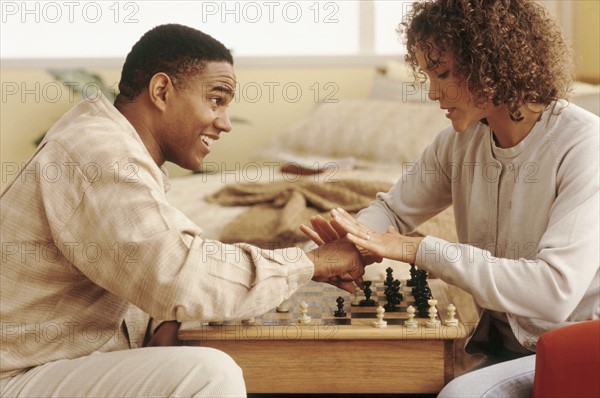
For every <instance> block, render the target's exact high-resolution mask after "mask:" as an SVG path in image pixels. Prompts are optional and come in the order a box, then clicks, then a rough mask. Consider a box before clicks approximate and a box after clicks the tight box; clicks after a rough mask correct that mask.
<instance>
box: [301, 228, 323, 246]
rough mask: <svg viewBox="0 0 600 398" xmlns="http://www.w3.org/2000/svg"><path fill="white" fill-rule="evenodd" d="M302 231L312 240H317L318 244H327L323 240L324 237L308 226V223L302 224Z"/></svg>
mask: <svg viewBox="0 0 600 398" xmlns="http://www.w3.org/2000/svg"><path fill="white" fill-rule="evenodd" d="M300 231H302V233H303V234H304V235H306V236H307V237H308V238H309V239H310V240H312V241H313V242H315V243H316V244H317V245H318V246H323V245H324V244H325V242H323V239H321V237H320V236H319V234H318V233H316V232H315V231H313V230H312V229H310V228H309V227H307V226H306V225H304V224H302V225H300Z"/></svg>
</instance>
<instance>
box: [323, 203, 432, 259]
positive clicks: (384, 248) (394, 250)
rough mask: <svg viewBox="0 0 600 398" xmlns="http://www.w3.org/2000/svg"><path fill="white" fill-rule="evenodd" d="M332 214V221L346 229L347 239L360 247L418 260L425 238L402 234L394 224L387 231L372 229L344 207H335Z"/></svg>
mask: <svg viewBox="0 0 600 398" xmlns="http://www.w3.org/2000/svg"><path fill="white" fill-rule="evenodd" d="M331 215H332V216H333V220H332V223H333V222H335V223H336V224H337V228H340V229H342V230H344V231H345V232H346V239H347V240H349V241H351V242H353V243H354V244H355V245H356V246H357V247H358V248H363V249H364V250H367V251H368V252H369V253H373V255H375V256H380V257H383V258H389V259H392V260H397V261H403V262H405V263H414V262H415V261H416V255H417V250H418V248H419V244H421V241H422V240H423V238H421V237H411V236H405V235H401V234H400V233H398V232H397V231H396V230H395V229H394V227H392V226H390V227H389V228H388V230H387V231H386V232H375V231H371V229H370V228H369V227H367V226H366V225H364V224H361V223H359V222H358V221H357V220H356V219H355V218H354V217H352V216H351V215H350V214H348V213H347V212H346V211H344V210H343V209H333V210H332V211H331Z"/></svg>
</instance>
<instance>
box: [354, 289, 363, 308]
mask: <svg viewBox="0 0 600 398" xmlns="http://www.w3.org/2000/svg"><path fill="white" fill-rule="evenodd" d="M359 292H360V290H359V289H356V292H355V293H354V294H353V295H352V305H353V306H359V305H360V300H361V295H360V293H359Z"/></svg>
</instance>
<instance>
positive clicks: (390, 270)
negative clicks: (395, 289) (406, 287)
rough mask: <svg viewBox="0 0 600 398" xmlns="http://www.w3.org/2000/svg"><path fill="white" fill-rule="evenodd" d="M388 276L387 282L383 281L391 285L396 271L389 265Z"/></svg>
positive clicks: (385, 284) (388, 285)
mask: <svg viewBox="0 0 600 398" xmlns="http://www.w3.org/2000/svg"><path fill="white" fill-rule="evenodd" d="M385 272H386V274H387V276H386V277H385V282H383V285H384V286H387V287H390V286H391V284H392V282H393V281H394V276H393V275H392V273H393V272H394V270H393V269H392V267H388V268H387V269H386V270H385Z"/></svg>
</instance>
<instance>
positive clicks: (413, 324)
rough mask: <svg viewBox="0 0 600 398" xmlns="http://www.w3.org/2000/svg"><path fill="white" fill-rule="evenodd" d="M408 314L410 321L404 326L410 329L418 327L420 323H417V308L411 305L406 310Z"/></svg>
mask: <svg viewBox="0 0 600 398" xmlns="http://www.w3.org/2000/svg"><path fill="white" fill-rule="evenodd" d="M406 313H407V314H408V320H406V321H404V326H406V327H410V328H415V327H417V325H418V323H417V321H415V307H413V306H412V305H409V306H408V308H407V309H406Z"/></svg>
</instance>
